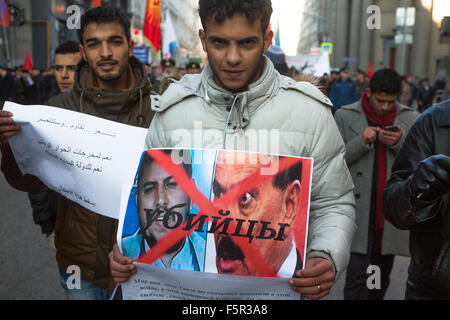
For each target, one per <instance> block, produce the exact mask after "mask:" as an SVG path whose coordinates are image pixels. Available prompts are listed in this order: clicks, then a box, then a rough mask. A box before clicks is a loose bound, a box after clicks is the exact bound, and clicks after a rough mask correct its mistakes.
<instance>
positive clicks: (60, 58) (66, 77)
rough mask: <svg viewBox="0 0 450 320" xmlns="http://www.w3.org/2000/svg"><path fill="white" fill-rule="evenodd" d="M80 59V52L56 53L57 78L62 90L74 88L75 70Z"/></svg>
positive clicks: (55, 67)
mask: <svg viewBox="0 0 450 320" xmlns="http://www.w3.org/2000/svg"><path fill="white" fill-rule="evenodd" d="M80 59H81V54H80V53H79V52H77V53H67V54H56V55H55V66H54V69H55V78H56V83H57V84H58V87H59V89H60V90H61V92H65V91H68V90H72V88H73V85H74V84H75V70H76V68H77V64H78V62H79V61H80Z"/></svg>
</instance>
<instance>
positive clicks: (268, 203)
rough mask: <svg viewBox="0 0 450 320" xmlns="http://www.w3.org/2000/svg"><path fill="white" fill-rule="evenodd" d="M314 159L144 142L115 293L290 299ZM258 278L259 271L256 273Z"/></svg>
mask: <svg viewBox="0 0 450 320" xmlns="http://www.w3.org/2000/svg"><path fill="white" fill-rule="evenodd" d="M312 166H313V161H312V159H310V158H298V157H289V156H279V155H268V154H258V153H249V152H237V151H224V150H198V149H196V150H181V149H173V150H170V149H162V150H156V149H155V150H148V151H145V152H144V153H143V154H142V156H141V160H140V164H139V168H138V170H137V172H136V175H135V179H134V184H133V185H132V186H131V188H130V189H129V190H128V191H127V192H126V195H125V196H123V197H122V199H123V200H122V209H121V215H120V219H119V229H118V230H119V231H118V234H117V242H118V245H119V248H120V250H121V252H122V253H123V254H124V255H125V256H127V257H130V258H131V259H133V260H134V262H135V264H136V266H137V273H136V274H135V275H133V276H132V278H130V279H129V280H128V281H127V282H126V283H124V284H122V294H123V298H124V299H201V300H204V299H283V300H286V299H299V294H298V293H296V292H294V291H293V290H292V289H291V288H290V286H289V285H288V279H289V278H291V277H292V276H293V275H294V273H295V272H296V271H297V270H299V269H302V268H303V265H304V261H305V253H306V239H307V233H308V216H309V201H310V190H311V188H310V185H311V174H312ZM261 277H264V278H261Z"/></svg>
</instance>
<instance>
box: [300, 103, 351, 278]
mask: <svg viewBox="0 0 450 320" xmlns="http://www.w3.org/2000/svg"><path fill="white" fill-rule="evenodd" d="M315 125H316V132H315V135H314V139H313V142H312V145H311V150H310V154H311V157H312V158H313V159H314V168H313V178H312V190H311V205H310V220H309V231H308V252H307V258H312V257H323V258H327V259H329V260H331V261H332V263H333V267H334V272H335V280H337V279H338V278H339V276H340V275H341V274H342V272H343V271H344V270H345V268H346V267H347V265H348V262H349V260H350V248H351V244H352V239H353V234H354V232H355V230H356V223H355V199H354V194H353V188H354V185H353V181H352V178H351V175H350V172H349V170H348V167H347V165H346V162H345V158H344V156H345V145H344V142H343V140H342V137H341V134H340V132H339V130H338V128H337V125H336V122H335V120H334V119H333V116H332V114H331V112H330V111H329V110H327V109H325V108H321V109H320V111H319V117H318V121H317V122H316V123H315Z"/></svg>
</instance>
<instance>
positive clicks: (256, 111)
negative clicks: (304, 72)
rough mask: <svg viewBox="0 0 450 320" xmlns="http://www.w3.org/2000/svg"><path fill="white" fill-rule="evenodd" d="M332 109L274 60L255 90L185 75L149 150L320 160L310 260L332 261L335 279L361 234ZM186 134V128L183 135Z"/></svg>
mask: <svg viewBox="0 0 450 320" xmlns="http://www.w3.org/2000/svg"><path fill="white" fill-rule="evenodd" d="M331 106H332V105H331V102H330V100H329V99H328V98H326V97H325V96H324V95H323V94H322V93H321V92H320V90H319V89H318V88H317V87H315V86H314V85H312V84H310V83H308V82H296V81H294V80H292V79H291V78H288V77H285V76H281V75H280V74H279V73H278V72H277V71H276V70H275V69H274V66H273V64H272V62H270V60H269V59H268V58H265V66H264V69H263V71H262V74H261V76H260V78H259V79H258V80H257V81H256V82H255V83H253V84H251V85H250V86H249V89H248V91H245V92H242V93H238V94H232V93H231V92H228V91H226V90H224V89H222V88H220V87H219V86H218V85H217V84H216V83H215V81H214V79H213V73H212V71H211V68H210V66H209V65H207V66H206V67H205V68H204V70H203V72H202V73H201V74H199V75H185V76H184V77H183V78H182V79H181V80H180V81H178V82H175V83H173V84H171V85H170V87H169V88H168V89H167V90H166V91H165V92H164V94H163V95H162V96H152V109H153V110H155V111H157V113H156V114H155V117H154V120H153V121H152V124H151V125H150V128H149V131H148V136H147V139H146V148H147V149H150V148H163V147H167V148H169V147H176V148H203V149H228V150H239V151H251V152H260V153H272V154H280V155H291V156H302V157H311V158H313V159H314V169H313V177H312V191H311V203H310V218H309V230H308V247H307V258H312V257H322V258H326V259H328V260H330V261H331V262H332V264H333V267H334V272H335V275H336V277H338V276H339V275H340V274H341V273H342V272H343V271H344V269H345V268H346V266H347V264H348V261H349V255H350V245H351V242H352V238H353V233H354V231H355V208H354V205H355V202H354V196H353V183H352V179H351V176H350V173H349V171H348V168H347V165H346V163H345V159H344V153H345V146H344V143H343V141H342V138H341V135H340V134H339V130H338V128H337V126H336V123H335V121H334V119H333V116H332V114H331V110H330V107H331ZM180 128H181V129H180Z"/></svg>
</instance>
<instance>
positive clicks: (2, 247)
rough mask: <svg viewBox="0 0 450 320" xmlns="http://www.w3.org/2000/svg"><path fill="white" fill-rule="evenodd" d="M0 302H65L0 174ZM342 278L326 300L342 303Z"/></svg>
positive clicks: (22, 208) (397, 269)
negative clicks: (39, 300) (7, 300)
mask: <svg viewBox="0 0 450 320" xmlns="http://www.w3.org/2000/svg"><path fill="white" fill-rule="evenodd" d="M0 217H1V223H0V253H1V254H0V300H3V299H25V300H27V299H41V300H47V299H51V300H59V299H65V295H64V291H63V289H62V288H61V286H60V284H59V275H58V269H57V265H56V262H55V259H54V257H53V253H52V250H51V249H50V246H49V245H48V243H47V239H46V238H45V236H44V235H42V234H41V232H40V228H39V226H37V225H35V224H34V223H33V218H32V214H31V208H30V205H29V202H28V198H27V196H26V194H25V193H22V192H18V191H16V190H14V189H12V188H11V187H10V186H9V185H8V184H7V183H6V181H5V179H4V177H3V175H2V174H0ZM408 264H409V259H408V258H402V257H397V258H396V259H395V262H394V269H393V272H392V275H391V286H390V287H389V289H388V291H387V294H386V299H387V300H397V299H403V294H404V288H405V281H406V271H407V266H408ZM343 286H344V277H342V278H341V279H339V281H338V282H337V283H336V285H335V287H334V288H333V290H332V292H331V294H330V295H329V296H328V297H327V299H333V300H340V299H342V289H343Z"/></svg>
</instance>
